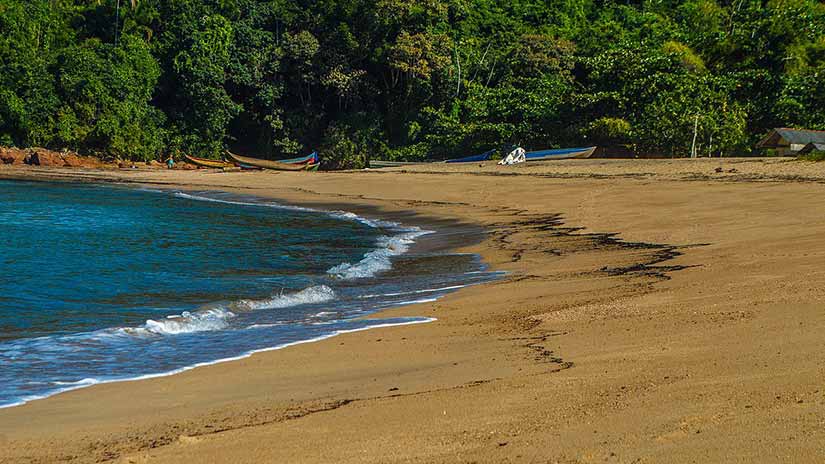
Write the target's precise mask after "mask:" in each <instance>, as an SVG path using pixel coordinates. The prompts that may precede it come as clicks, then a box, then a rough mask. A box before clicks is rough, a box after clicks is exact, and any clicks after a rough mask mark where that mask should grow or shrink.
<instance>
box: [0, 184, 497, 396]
mask: <svg viewBox="0 0 825 464" xmlns="http://www.w3.org/2000/svg"><path fill="white" fill-rule="evenodd" d="M0 180H2V176H0ZM10 181H12V182H14V181H20V182H25V181H34V182H53V181H52V180H49V179H43V178H39V177H34V178H31V179H29V178H25V179H14V180H10ZM57 182H61V183H66V184H72V183H74V182H73V181H72V180H71V179H61V180H59V181H57ZM83 184H90V185H100V186H105V187H110V188H111V187H115V188H120V187H122V188H144V187H145V185H144V184H137V185H135V184H121V183H116V182H114V183H108V184H107V183H99V182H93V181H90V182H83ZM154 191H155V192H157V193H161V194H163V195H170V196H182V197H183V198H188V199H192V200H194V201H206V202H218V203H228V204H232V205H237V206H241V207H244V206H263V207H267V208H273V209H275V210H277V209H283V210H295V211H303V212H308V213H312V214H321V215H326V216H330V217H333V218H336V219H338V220H341V221H357V222H361V223H364V224H366V225H368V226H369V227H372V228H375V227H389V228H390V229H391V230H392V231H393V233H394V234H395V235H393V236H392V237H391V238H397V237H399V236H403V235H405V234H409V233H415V234H416V235H415V237H414V238H411V239H410V240H411V243H409V244H408V246H409V249H408V250H405V251H403V252H401V253H399V254H397V255H394V256H396V257H403V256H404V255H407V254H409V253H410V252H413V251H424V250H427V251H432V250H438V251H439V252H445V253H449V252H450V250H451V248H450V246H449V245H446V244H445V243H444V242H445V239H444V238H443V237H440V236H439V234H440V233H441V232H440V231H439V230H438V228H435V227H432V226H433V223H432V221H429V222H428V221H425V220H417V221H414V222H415V224H414V225H413V224H405V223H401V222H397V221H395V220H392V221H390V220H388V219H387V218H385V217H381V216H379V215H377V213H374V212H373V213H372V214H371V215H369V216H363V215H360V214H356V213H353V212H351V211H347V210H344V209H334V208H325V207H320V208H319V207H318V206H313V207H308V206H301V205H297V204H289V203H276V202H274V201H273V200H277V199H276V198H266V197H257V196H252V195H250V196H249V201H243V200H242V199H237V200H221V199H214V198H210V197H208V196H201V195H202V194H204V193H225V192H222V191H220V190H211V191H192V190H186V189H185V187H184V186H164V187H158V188H157V190H154ZM427 227H429V229H428V228H427ZM439 227H440V226H439ZM449 227H452V228H462V230H461V232H463V233H464V235H465V236H469V235H470V230H469V227H468V226H467V225H460V224H452V225H450V226H449ZM473 233H474V234H480V232H473ZM399 234H400V235H399ZM422 242H423V243H422ZM379 249H380V248H375V249H373V250H372V252H374V251H376V250H379ZM472 256H474V257H478V258H479V259H480V256H478V255H475V254H472ZM484 272H486V271H484ZM359 278H360V277H359ZM483 283H487V282H478V283H472V282H470V283H463V284H461V285H457V286H455V287H451V288H448V289H439V290H459V289H461V288H466V287H469V286H473V285H480V284H483ZM422 292H424V291H423V290H422ZM448 294H449V293H448ZM448 294H447V295H448ZM443 296H446V295H442V296H441V297H443ZM438 299H439V298H432V299H431V298H426V299H424V300H421V301H418V300H416V301H409V302H401V303H398V304H397V305H396V306H392V307H388V308H383V309H377V310H374V311H372V312H370V313H368V314H365V315H363V316H360V317H358V318H355V319H354V320H359V319H368V320H387V321H388V322H386V323H381V324H377V325H371V326H367V327H361V328H356V329H340V330H336V331H334V332H332V333H330V334H326V335H321V336H318V337H314V338H310V339H305V340H298V341H292V342H285V343H282V344H278V345H274V346H268V347H263V348H257V349H253V350H249V351H245V352H243V353H240V354H238V355H232V356H228V357H225V358H219V359H215V360H211V361H204V362H198V363H195V364H192V365H187V366H183V367H179V368H175V369H172V370H170V371H165V372H156V373H148V374H141V375H137V376H134V377H127V378H111V379H102V380H100V379H82V380H79V381H76V382H67V383H66V384H65V385H66V386H65V388H62V389H58V390H56V391H54V392H50V393H45V394H42V395H37V396H33V397H26V398H23V399H21V400H19V401H17V402H13V403H9V404H0V410H2V409H8V408H14V407H19V406H23V405H26V404H29V403H32V402H34V401H40V400H45V399H48V398H52V397H56V396H59V395H61V394H63V393H68V392H71V391H75V390H80V389H83V388H91V387H94V386H96V385H105V384H115V383H124V382H134V381H142V380H151V379H156V378H162V377H169V376H174V375H178V374H181V373H183V372H188V371H191V370H194V369H198V368H201V367H206V366H212V365H217V364H222V363H227V362H233V361H239V360H242V359H247V358H249V357H251V356H254V355H256V354H258V353H265V352H271V351H278V350H282V349H286V348H289V347H292V346H297V345H302V344H306V343H316V342H320V341H323V340H327V339H331V338H335V337H337V336H339V335H342V334H347V333H356V332H361V331H367V330H372V329H380V328H387V327H400V326H405V325H417V324H424V323H431V322H435V321H437V320H438V319H436V318H433V317H415V316H408V317H405V319H411V320H409V321H403V322H391V321H393V320H394V319H397V318H392V317H386V316H382V313H384V312H386V311H391V310H393V309H398V308H402V307H405V306H410V305H414V304H420V303H431V302H435V301H438Z"/></svg>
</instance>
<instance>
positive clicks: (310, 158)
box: [278, 151, 320, 164]
mask: <svg viewBox="0 0 825 464" xmlns="http://www.w3.org/2000/svg"><path fill="white" fill-rule="evenodd" d="M278 162H279V163H287V164H307V163H308V164H318V163H319V162H320V159H318V152H317V151H313V152H312V153H310V154H309V155H307V156H299V157H298V158H289V159H282V160H278Z"/></svg>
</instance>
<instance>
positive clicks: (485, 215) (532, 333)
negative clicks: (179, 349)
mask: <svg viewBox="0 0 825 464" xmlns="http://www.w3.org/2000/svg"><path fill="white" fill-rule="evenodd" d="M717 168H721V172H716V171H717ZM731 170H733V171H731ZM32 177H34V178H38V179H46V178H58V179H63V180H74V181H84V180H85V181H100V182H103V181H106V182H126V183H138V184H140V183H143V184H150V185H154V186H161V187H169V188H175V187H177V188H184V189H189V190H198V189H208V190H226V191H233V192H245V193H251V194H254V195H259V196H266V197H272V198H276V199H279V200H282V201H285V202H292V203H299V204H305V205H317V206H322V207H329V206H330V205H335V206H336V207H341V208H346V209H350V210H357V211H359V212H366V213H367V214H373V215H390V216H393V217H395V218H406V219H407V220H408V221H415V220H425V221H427V220H429V221H436V222H442V223H443V224H463V225H464V226H462V227H466V226H467V225H472V226H473V227H474V229H473V230H474V231H473V233H472V234H471V235H472V236H474V237H475V238H474V239H473V240H468V242H467V243H466V246H461V244H462V237H461V230H462V229H461V228H457V229H453V232H454V233H453V234H450V235H449V236H450V242H451V245H459V246H461V247H460V248H459V249H460V250H461V251H467V252H474V253H479V254H481V255H482V256H483V258H484V259H485V261H486V262H488V263H489V264H490V265H491V266H493V268H495V269H499V270H505V271H508V272H509V273H510V274H509V275H508V276H507V277H506V278H505V279H503V280H501V281H498V282H494V283H491V284H487V285H484V286H480V287H473V288H467V289H463V290H461V291H459V292H457V293H455V294H452V295H450V296H448V297H446V298H444V299H442V300H439V301H438V302H435V303H431V304H422V305H416V306H408V307H404V308H401V309H395V310H390V311H387V312H383V313H381V314H379V315H377V317H385V316H400V315H412V316H431V317H435V318H437V319H438V321H437V322H434V323H430V324H424V325H415V326H404V327H393V328H384V329H376V330H371V331H366V332H359V333H352V334H345V335H341V336H339V337H335V338H332V339H328V340H325V341H322V342H318V343H312V344H305V345H299V346H294V347H290V348H287V349H284V350H279V351H273V352H267V353H260V354H256V355H254V356H252V357H250V358H247V359H244V360H240V361H235V362H230V363H224V364H218V365H213V366H208V367H203V368H199V369H195V370H192V371H189V372H185V373H182V374H179V375H175V376H171V377H165V378H160V379H152V380H146V381H136V382H126V383H117V384H106V385H99V386H94V387H91V388H86V389H82V390H77V391H73V392H69V393H65V394H61V395H57V396H55V397H52V398H49V399H46V400H41V401H35V402H32V403H29V404H27V405H24V406H21V407H16V408H10V409H4V410H0V445H2V446H0V462H3V463H6V462H9V463H18V462H107V461H112V462H123V463H128V462H134V463H144V462H149V463H154V462H159V463H160V462H250V463H251V462H375V463H379V462H818V461H822V460H823V459H825V385H823V380H825V362H823V359H825V343H823V335H822V334H823V330H824V329H825V267H823V265H822V264H823V262H825V246H823V245H822V241H823V236H825V206H823V199H825V166H823V164H822V163H820V164H814V163H804V162H796V161H789V160H783V159H779V160H777V159H771V160H724V161H720V160H678V161H664V160H662V161H647V160H645V161H637V160H621V161H618V160H617V161H609V160H587V161H579V162H561V163H545V164H541V165H536V166H532V165H531V166H518V167H514V168H498V167H493V166H492V165H490V164H487V165H484V166H481V167H479V166H478V165H471V166H446V165H435V164H434V165H425V166H414V167H408V168H393V169H388V170H377V171H364V172H346V173H329V174H327V173H317V174H314V173H273V172H260V173H247V172H244V173H222V172H213V171H196V172H191V171H189V172H186V171H179V172H178V171H175V172H171V171H148V170H147V171H139V170H138V171H74V170H45V169H31V168H28V169H19V168H3V167H0V178H32ZM477 228H483V229H484V230H486V233H485V234H483V236H482V237H481V240H480V241H479V236H478V229H477ZM44 283H47V280H46V281H44Z"/></svg>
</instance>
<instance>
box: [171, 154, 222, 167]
mask: <svg viewBox="0 0 825 464" xmlns="http://www.w3.org/2000/svg"><path fill="white" fill-rule="evenodd" d="M183 157H184V158H186V161H189V162H190V163H192V164H194V165H195V166H201V167H204V168H216V169H223V168H231V167H232V166H234V164H233V163H230V162H228V161H223V160H213V159H206V158H197V157H195V156H189V155H183Z"/></svg>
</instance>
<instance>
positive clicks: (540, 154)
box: [524, 147, 596, 161]
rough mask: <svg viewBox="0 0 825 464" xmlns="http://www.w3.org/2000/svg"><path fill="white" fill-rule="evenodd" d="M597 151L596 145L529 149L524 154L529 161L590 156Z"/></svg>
mask: <svg viewBox="0 0 825 464" xmlns="http://www.w3.org/2000/svg"><path fill="white" fill-rule="evenodd" d="M595 151H596V147H584V148H558V149H553V150H540V151H528V152H527V153H525V154H524V158H525V159H526V160H527V161H545V160H556V159H572V158H590V157H591V156H592V155H593V152H595Z"/></svg>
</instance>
